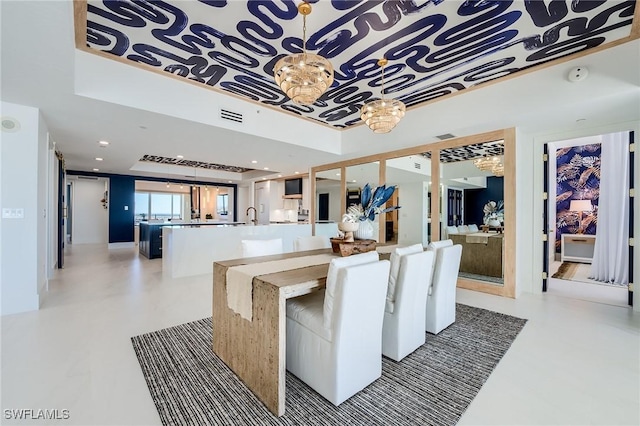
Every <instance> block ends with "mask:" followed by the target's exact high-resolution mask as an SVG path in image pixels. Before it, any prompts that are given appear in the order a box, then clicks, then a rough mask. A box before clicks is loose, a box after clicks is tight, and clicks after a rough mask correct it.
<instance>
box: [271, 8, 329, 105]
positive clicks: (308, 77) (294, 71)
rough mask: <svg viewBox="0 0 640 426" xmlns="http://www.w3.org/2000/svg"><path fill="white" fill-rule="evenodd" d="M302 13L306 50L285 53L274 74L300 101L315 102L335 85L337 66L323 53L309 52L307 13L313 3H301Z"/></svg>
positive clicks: (293, 97)
mask: <svg viewBox="0 0 640 426" xmlns="http://www.w3.org/2000/svg"><path fill="white" fill-rule="evenodd" d="M298 12H299V13H300V14H301V15H302V19H303V20H302V53H295V54H292V55H288V56H285V57H284V58H282V59H280V60H279V61H278V62H276V65H275V67H274V68H273V70H274V77H275V80H276V83H277V84H278V86H280V89H281V90H282V91H283V92H284V93H285V94H286V95H287V96H288V97H289V98H290V99H291V100H292V101H293V102H295V103H296V104H299V105H311V104H313V103H314V102H315V101H316V99H318V98H319V97H320V96H322V94H323V93H324V92H325V91H326V90H327V89H328V88H329V87H331V84H332V83H333V66H332V65H331V62H329V61H328V60H327V59H325V58H323V57H322V56H320V55H315V54H313V53H307V15H309V14H310V13H311V5H310V4H309V3H307V2H302V3H300V4H299V5H298Z"/></svg>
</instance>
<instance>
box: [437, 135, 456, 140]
mask: <svg viewBox="0 0 640 426" xmlns="http://www.w3.org/2000/svg"><path fill="white" fill-rule="evenodd" d="M455 137H456V136H455V135H452V134H451V133H445V134H444V135H438V136H436V138H438V139H440V140H441V141H444V140H447V139H453V138H455Z"/></svg>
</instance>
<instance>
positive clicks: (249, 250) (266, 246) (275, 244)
mask: <svg viewBox="0 0 640 426" xmlns="http://www.w3.org/2000/svg"><path fill="white" fill-rule="evenodd" d="M241 246H242V257H256V256H269V255H272V254H280V253H282V252H283V249H282V238H275V239H272V240H242V241H241Z"/></svg>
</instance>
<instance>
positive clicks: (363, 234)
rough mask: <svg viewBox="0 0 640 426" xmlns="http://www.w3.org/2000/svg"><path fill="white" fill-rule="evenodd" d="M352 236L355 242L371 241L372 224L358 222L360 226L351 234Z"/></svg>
mask: <svg viewBox="0 0 640 426" xmlns="http://www.w3.org/2000/svg"><path fill="white" fill-rule="evenodd" d="M353 236H354V237H356V239H357V240H372V239H373V224H372V223H371V221H370V220H363V221H362V222H360V226H359V227H358V229H357V230H356V231H355V232H354V233H353Z"/></svg>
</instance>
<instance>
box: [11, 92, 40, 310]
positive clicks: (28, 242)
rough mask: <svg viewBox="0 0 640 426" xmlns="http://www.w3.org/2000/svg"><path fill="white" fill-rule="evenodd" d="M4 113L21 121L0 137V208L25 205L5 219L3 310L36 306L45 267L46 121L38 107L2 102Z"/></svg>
mask: <svg viewBox="0 0 640 426" xmlns="http://www.w3.org/2000/svg"><path fill="white" fill-rule="evenodd" d="M1 114H2V117H3V118H6V117H12V118H14V119H16V120H17V121H18V122H19V123H20V128H19V130H17V131H15V132H4V131H3V132H2V137H1V138H0V151H1V152H2V154H1V155H0V160H1V166H2V167H0V187H1V188H2V189H1V191H0V193H1V196H2V199H1V201H2V208H3V209H5V208H10V209H18V208H19V209H23V212H24V217H23V218H19V219H18V218H15V219H14V218H11V219H10V218H6V219H5V218H3V219H2V225H1V232H0V235H1V237H2V238H1V244H0V245H1V247H2V248H1V251H0V256H1V262H0V264H1V265H2V270H1V271H0V288H1V291H2V293H1V294H2V315H7V314H13V313H18V312H24V311H30V310H35V309H38V308H39V306H40V302H41V298H43V297H44V290H45V286H46V276H47V272H46V268H47V224H46V221H47V219H46V217H45V216H46V214H47V187H48V182H49V179H50V177H49V176H48V175H47V126H46V123H45V122H44V120H43V119H42V117H41V116H40V114H39V111H38V110H37V109H36V108H31V107H25V106H22V105H16V104H11V103H7V102H2V113H1Z"/></svg>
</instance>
